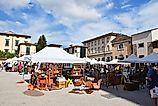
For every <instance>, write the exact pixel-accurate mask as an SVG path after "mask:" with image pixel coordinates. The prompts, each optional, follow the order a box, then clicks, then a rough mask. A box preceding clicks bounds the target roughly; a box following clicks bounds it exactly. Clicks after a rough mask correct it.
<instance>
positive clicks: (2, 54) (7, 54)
mask: <svg viewBox="0 0 158 106" xmlns="http://www.w3.org/2000/svg"><path fill="white" fill-rule="evenodd" d="M16 55H17V54H16V53H10V52H4V51H1V50H0V58H13V57H15V56H16Z"/></svg>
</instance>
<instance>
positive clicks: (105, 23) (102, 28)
mask: <svg viewBox="0 0 158 106" xmlns="http://www.w3.org/2000/svg"><path fill="white" fill-rule="evenodd" d="M112 31H119V27H118V26H117V24H115V23H113V22H112V21H111V20H109V19H102V20H98V21H97V22H93V23H87V24H85V25H83V26H82V27H80V28H79V29H78V31H76V32H73V33H72V34H71V35H72V36H71V40H73V41H74V42H76V43H79V42H81V41H83V40H87V39H90V38H93V37H95V36H100V35H102V34H105V33H108V32H112ZM76 38H77V39H76Z"/></svg>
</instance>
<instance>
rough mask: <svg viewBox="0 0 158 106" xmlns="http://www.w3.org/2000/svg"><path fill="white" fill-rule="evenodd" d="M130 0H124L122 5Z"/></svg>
mask: <svg viewBox="0 0 158 106" xmlns="http://www.w3.org/2000/svg"><path fill="white" fill-rule="evenodd" d="M129 1H130V0H123V2H122V3H121V4H122V5H126V4H127V3H128V2H129Z"/></svg>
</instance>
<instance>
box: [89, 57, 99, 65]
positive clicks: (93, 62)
mask: <svg viewBox="0 0 158 106" xmlns="http://www.w3.org/2000/svg"><path fill="white" fill-rule="evenodd" d="M90 64H99V62H98V61H97V60H95V59H94V58H93V59H92V60H91V62H90Z"/></svg>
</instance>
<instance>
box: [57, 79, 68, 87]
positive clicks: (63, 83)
mask: <svg viewBox="0 0 158 106" xmlns="http://www.w3.org/2000/svg"><path fill="white" fill-rule="evenodd" d="M56 86H57V87H58V88H65V87H66V81H56Z"/></svg>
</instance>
